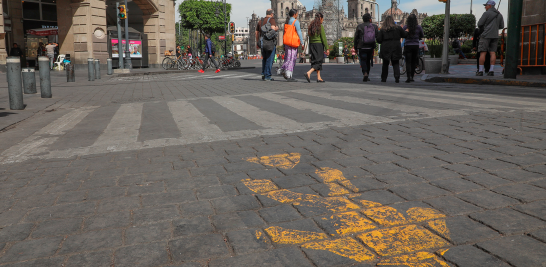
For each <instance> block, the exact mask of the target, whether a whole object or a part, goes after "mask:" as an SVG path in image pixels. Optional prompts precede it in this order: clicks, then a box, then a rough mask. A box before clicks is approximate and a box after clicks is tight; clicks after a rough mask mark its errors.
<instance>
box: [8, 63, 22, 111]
mask: <svg viewBox="0 0 546 267" xmlns="http://www.w3.org/2000/svg"><path fill="white" fill-rule="evenodd" d="M6 67H7V74H8V93H9V108H10V109H13V110H22V109H24V108H25V105H24V104H23V83H22V81H21V58H20V57H8V58H7V59H6Z"/></svg>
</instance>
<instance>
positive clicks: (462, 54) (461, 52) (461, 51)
mask: <svg viewBox="0 0 546 267" xmlns="http://www.w3.org/2000/svg"><path fill="white" fill-rule="evenodd" d="M453 50H454V51H455V53H459V55H461V56H463V58H466V56H465V54H464V53H463V50H462V49H460V48H456V49H453Z"/></svg>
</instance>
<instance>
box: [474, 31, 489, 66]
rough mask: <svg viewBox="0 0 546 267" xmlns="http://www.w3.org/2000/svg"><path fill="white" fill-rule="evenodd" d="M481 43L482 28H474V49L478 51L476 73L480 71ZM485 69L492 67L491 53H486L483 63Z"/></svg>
mask: <svg viewBox="0 0 546 267" xmlns="http://www.w3.org/2000/svg"><path fill="white" fill-rule="evenodd" d="M479 43H480V29H479V28H476V29H475V30H474V36H473V39H472V50H473V51H475V52H476V75H478V72H480V53H478V44H479ZM483 66H484V69H486V70H488V69H490V68H491V54H489V53H485V61H484V63H483Z"/></svg>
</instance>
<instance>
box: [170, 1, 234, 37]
mask: <svg viewBox="0 0 546 267" xmlns="http://www.w3.org/2000/svg"><path fill="white" fill-rule="evenodd" d="M216 10H218V12H219V13H218V15H216ZM178 12H180V19H181V21H182V27H183V28H185V29H199V30H202V31H204V32H207V33H210V34H213V33H217V32H224V27H225V25H224V15H227V19H226V20H225V21H227V22H229V21H230V16H229V14H230V13H231V4H226V13H227V14H224V4H222V3H221V1H220V2H210V1H204V0H185V1H183V2H182V3H181V4H180V5H179V6H178Z"/></svg>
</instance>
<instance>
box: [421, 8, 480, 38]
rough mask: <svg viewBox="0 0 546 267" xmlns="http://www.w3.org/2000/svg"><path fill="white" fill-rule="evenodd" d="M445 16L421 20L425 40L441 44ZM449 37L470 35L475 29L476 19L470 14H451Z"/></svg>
mask: <svg viewBox="0 0 546 267" xmlns="http://www.w3.org/2000/svg"><path fill="white" fill-rule="evenodd" d="M444 19H445V15H434V16H428V17H426V18H425V19H423V22H422V23H421V27H423V31H424V32H425V38H427V39H432V40H434V41H435V42H437V43H441V41H442V39H443V38H444ZM449 19H450V23H449V26H450V27H449V37H450V38H458V37H461V35H464V34H472V33H473V32H474V29H475V28H476V26H475V25H476V17H475V16H474V15H472V14H451V15H450V16H449Z"/></svg>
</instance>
